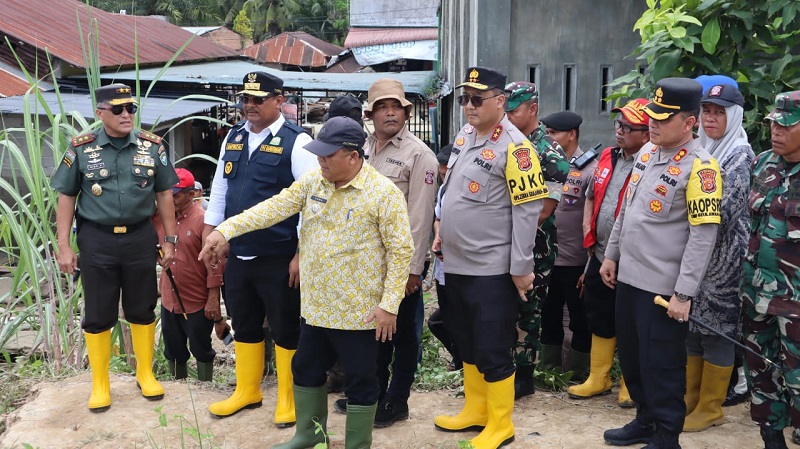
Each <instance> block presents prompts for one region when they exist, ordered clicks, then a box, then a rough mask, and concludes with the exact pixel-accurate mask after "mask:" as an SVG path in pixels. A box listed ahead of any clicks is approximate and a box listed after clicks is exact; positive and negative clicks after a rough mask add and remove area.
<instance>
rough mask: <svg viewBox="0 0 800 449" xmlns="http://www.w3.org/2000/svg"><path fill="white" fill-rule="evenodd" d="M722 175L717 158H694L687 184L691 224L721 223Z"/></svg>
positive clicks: (687, 207) (687, 206) (688, 211)
mask: <svg viewBox="0 0 800 449" xmlns="http://www.w3.org/2000/svg"><path fill="white" fill-rule="evenodd" d="M722 188H723V186H722V175H721V174H720V170H719V164H717V160H716V159H713V158H712V159H711V160H709V161H702V160H701V159H700V158H697V159H695V160H694V162H693V164H692V171H691V173H690V174H689V183H688V184H687V185H686V209H687V213H688V215H689V217H688V218H689V223H690V224H691V225H694V226H696V225H701V224H705V223H716V224H719V223H720V220H721V217H720V216H721V209H722Z"/></svg>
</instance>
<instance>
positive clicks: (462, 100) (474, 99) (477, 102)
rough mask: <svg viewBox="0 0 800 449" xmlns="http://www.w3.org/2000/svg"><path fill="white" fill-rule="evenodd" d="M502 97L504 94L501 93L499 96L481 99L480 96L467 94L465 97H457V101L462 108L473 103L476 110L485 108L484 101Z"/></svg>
mask: <svg viewBox="0 0 800 449" xmlns="http://www.w3.org/2000/svg"><path fill="white" fill-rule="evenodd" d="M500 95H503V94H502V93H500V94H497V95H492V96H491V97H481V96H480V95H467V94H464V95H459V96H457V97H456V101H458V104H460V105H461V106H462V107H464V106H466V105H467V104H469V103H472V105H473V106H475V107H476V108H479V107H481V106H483V102H484V101H486V100H488V99H490V98H494V97H499V96H500Z"/></svg>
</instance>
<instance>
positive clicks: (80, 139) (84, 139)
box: [72, 132, 97, 148]
mask: <svg viewBox="0 0 800 449" xmlns="http://www.w3.org/2000/svg"><path fill="white" fill-rule="evenodd" d="M95 138H97V136H95V135H94V133H91V132H89V133H86V134H81V135H80V136H75V137H73V138H72V147H73V148H77V147H79V146H81V145H85V144H87V143H89V142H92V141H94V139H95Z"/></svg>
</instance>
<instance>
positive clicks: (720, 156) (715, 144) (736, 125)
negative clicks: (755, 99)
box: [697, 104, 752, 163]
mask: <svg viewBox="0 0 800 449" xmlns="http://www.w3.org/2000/svg"><path fill="white" fill-rule="evenodd" d="M701 114H702V112H701ZM725 116H726V117H727V124H726V125H725V133H724V134H723V135H722V137H720V138H719V139H712V138H711V137H709V136H708V134H706V130H705V129H703V120H702V117H701V120H700V129H699V130H698V131H697V135H698V137H699V141H700V145H702V146H703V148H705V149H706V151H708V152H709V153H711V155H712V156H714V158H716V159H717V161H718V162H719V163H722V161H723V160H725V158H726V157H727V155H728V153H730V151H731V150H733V149H734V148H736V147H740V146H742V145H747V146H750V142H748V140H747V133H746V132H745V131H744V128H743V127H742V120H743V119H744V108H742V107H741V106H739V105H738V104H734V105H732V106H727V107H726V108H725ZM751 151H752V150H751Z"/></svg>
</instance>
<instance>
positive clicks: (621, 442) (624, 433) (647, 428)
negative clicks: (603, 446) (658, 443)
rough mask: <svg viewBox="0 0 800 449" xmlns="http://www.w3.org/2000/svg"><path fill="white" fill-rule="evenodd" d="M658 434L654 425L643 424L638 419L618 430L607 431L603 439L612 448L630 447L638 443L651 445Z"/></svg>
mask: <svg viewBox="0 0 800 449" xmlns="http://www.w3.org/2000/svg"><path fill="white" fill-rule="evenodd" d="M655 433H656V426H655V424H653V423H649V424H648V423H643V422H641V421H639V419H638V418H634V420H633V421H631V422H629V423H628V424H625V425H624V426H623V427H620V428H618V429H610V430H606V431H605V432H604V433H603V439H604V440H605V441H606V443H607V444H610V445H611V446H630V445H632V444H636V443H650V442H651V441H653V437H654V436H655Z"/></svg>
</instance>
